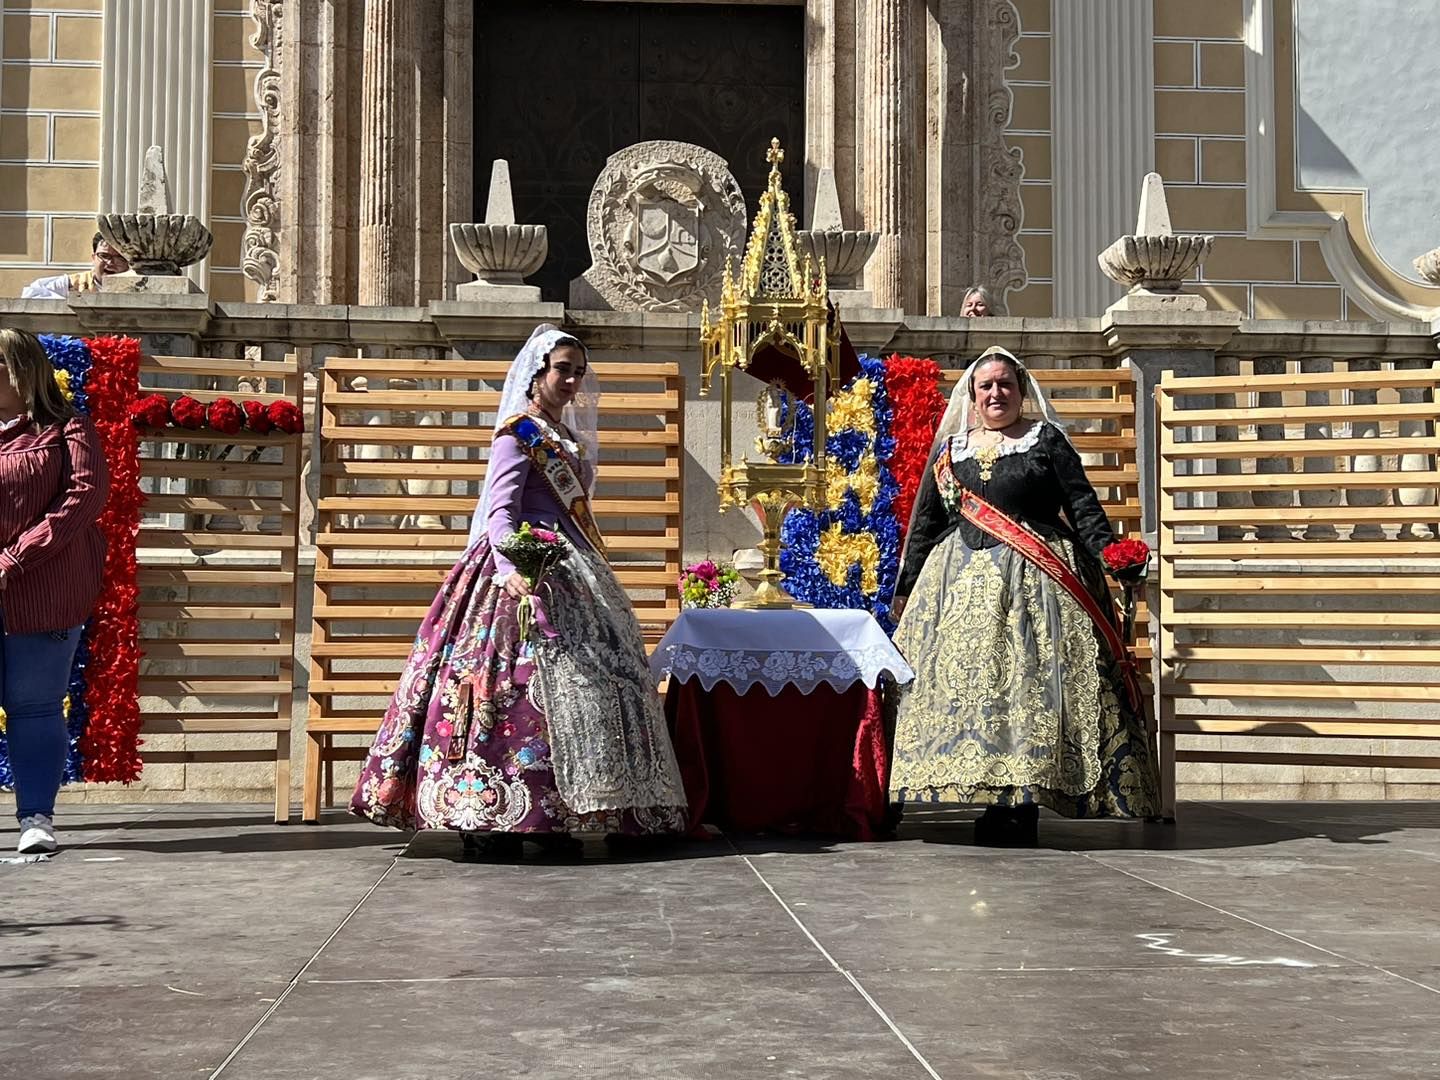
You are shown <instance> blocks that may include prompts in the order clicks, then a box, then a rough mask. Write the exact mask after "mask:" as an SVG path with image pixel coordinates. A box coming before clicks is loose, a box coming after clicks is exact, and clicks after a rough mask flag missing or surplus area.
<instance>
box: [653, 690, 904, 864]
mask: <svg viewBox="0 0 1440 1080" xmlns="http://www.w3.org/2000/svg"><path fill="white" fill-rule="evenodd" d="M665 714H666V718H667V720H668V721H669V726H670V736H671V738H672V740H673V741H674V744H675V755H676V757H677V758H678V759H679V762H680V775H681V777H682V778H683V779H684V781H685V794H686V797H687V799H688V801H689V804H690V826H691V831H692V832H695V831H697V830H699V829H700V826H701V825H702V824H710V825H715V826H718V827H719V828H721V829H730V830H735V831H739V832H784V833H823V834H827V835H831V836H838V837H843V838H845V839H849V840H871V839H874V838H875V837H876V836H877V835H880V834H883V833H884V832H885V831H886V825H885V817H886V809H887V806H888V802H889V783H890V758H889V752H888V749H887V746H886V739H885V716H884V707H883V693H882V691H881V690H878V689H877V690H871V689H870V688H869V687H867V686H866V685H865V684H864V683H863V682H855V683H853V684H852V685H851V686H850V687H848V688H847V689H845V690H836V689H834V688H833V687H832V686H830V685H829V684H823V683H822V684H821V685H819V686H817V687H816V688H815V689H814V690H812V691H811V692H810V693H808V694H805V693H801V692H800V690H798V689H797V688H796V687H794V686H786V687H785V688H784V689H783V690H782V691H781V692H780V693H779V694H778V695H776V696H774V697H772V696H771V695H770V693H769V692H768V691H767V690H765V689H764V687H762V686H758V685H757V686H755V687H754V688H752V689H751V690H750V691H749V692H748V693H744V694H740V693H737V692H736V690H735V688H734V687H732V686H730V685H729V684H728V683H724V682H720V683H716V685H715V687H714V689H713V690H706V689H704V688H703V687H702V686H701V685H700V683H699V681H698V680H695V679H690V680H687V681H686V682H683V683H680V684H678V685H677V684H676V683H675V682H674V681H672V682H671V684H670V688H669V691H668V693H667V694H666V696H665Z"/></svg>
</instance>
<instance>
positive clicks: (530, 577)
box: [495, 521, 570, 641]
mask: <svg viewBox="0 0 1440 1080" xmlns="http://www.w3.org/2000/svg"><path fill="white" fill-rule="evenodd" d="M569 549H570V544H569V542H568V541H567V540H566V539H565V536H564V534H562V533H561V532H560V531H559V530H558V529H541V528H536V527H534V526H532V525H531V524H530V523H529V522H528V521H522V522H521V523H520V528H518V529H516V530H515V531H514V532H512V533H511V534H510V535H509V536H507V537H506V538H505V539H504V540H502V541H501V542H500V543H498V544H496V545H495V550H496V551H498V552H499V553H500V554H501V555H504V556H505V557H506V558H507V559H509V560H510V561H511V562H512V563H514V564H515V570H516V572H517V573H518V574H519V575H520V576H521V577H523V578H524V579H525V583H526V584H527V585H529V586H530V589H531V593H530V595H529V596H524V597H521V599H520V604H519V606H518V607H517V608H516V610H515V617H516V618H517V619H518V620H519V622H520V640H521V641H529V640H530V630H531V628H532V627H533V626H534V625H535V624H536V623H537V622H539V623H540V629H541V631H542V632H544V633H545V634H546V635H547V636H552V637H553V636H554V635H553V634H551V633H550V631H549V630H548V629H547V628H546V624H545V622H544V611H543V609H542V608H539V607H538V606H537V605H538V601H537V600H536V598H535V595H534V591H535V590H536V589H538V588H539V587H540V583H541V582H542V581H544V580H545V574H546V572H547V571H549V569H550V568H551V567H552V566H554V565H555V564H556V563H558V562H559V561H560V560H561V559H563V558H564V557H565V553H566V552H567V551H568V550H569Z"/></svg>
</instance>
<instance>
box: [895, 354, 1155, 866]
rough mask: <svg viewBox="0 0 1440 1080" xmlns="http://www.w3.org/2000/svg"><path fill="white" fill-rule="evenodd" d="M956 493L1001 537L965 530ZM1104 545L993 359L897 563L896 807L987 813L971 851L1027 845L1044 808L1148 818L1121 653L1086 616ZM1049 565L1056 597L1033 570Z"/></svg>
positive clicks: (1080, 497) (1046, 423) (1010, 365)
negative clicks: (980, 503)
mask: <svg viewBox="0 0 1440 1080" xmlns="http://www.w3.org/2000/svg"><path fill="white" fill-rule="evenodd" d="M967 493H973V495H975V496H978V497H979V498H980V499H981V500H984V503H985V504H988V507H982V509H983V510H989V509H991V508H993V509H998V510H999V511H1000V512H1001V513H1002V514H1003V515H1005V516H1006V517H1008V518H1009V519H1010V520H1011V522H1012V523H1013V524H1009V523H1007V524H1006V527H1005V528H1002V529H1000V530H999V531H993V528H992V531H987V529H986V528H982V527H981V524H980V523H972V520H971V517H973V516H974V510H975V508H974V507H973V506H971V505H969V503H970V502H971V495H970V494H967ZM962 502H964V503H966V504H967V507H966V514H962V513H961V505H962ZM966 515H970V516H966ZM978 520H979V521H980V522H986V521H988V519H986V518H983V517H982V518H980V519H978ZM993 524H994V523H993V522H990V525H991V526H992V527H993ZM1016 524H1018V526H1019V527H1020V528H1019V529H1018V530H1017V529H1016V528H1015V527H1014V525H1016ZM1007 529H1008V532H1007V531H1006V530H1007ZM1017 534H1023V535H1017ZM1006 537H1008V539H1007V538H1006ZM1036 537H1038V538H1039V542H1038V543H1036V542H1035V538H1036ZM1027 538H1028V542H1027ZM1113 538H1114V534H1113V532H1112V530H1111V527H1110V522H1109V521H1108V520H1107V519H1106V517H1105V512H1104V510H1103V509H1102V508H1101V506H1100V500H1099V498H1098V496H1097V495H1096V494H1095V489H1094V488H1093V487H1092V486H1091V484H1090V481H1089V480H1088V479H1087V478H1086V476H1085V469H1084V465H1083V464H1082V463H1081V461H1080V455H1079V454H1078V453H1077V452H1076V450H1075V448H1074V446H1072V445H1071V443H1070V440H1069V438H1068V437H1067V436H1066V434H1065V432H1064V430H1063V428H1062V427H1061V426H1060V423H1059V420H1058V417H1056V415H1055V413H1054V410H1053V409H1052V408H1051V407H1050V403H1049V402H1048V401H1047V400H1046V399H1045V397H1044V393H1043V392H1042V391H1041V390H1040V387H1039V384H1038V383H1036V381H1035V380H1034V378H1033V377H1031V376H1030V374H1029V373H1028V372H1027V371H1026V370H1025V368H1024V366H1023V365H1021V364H1020V362H1019V361H1018V360H1016V359H1015V358H1014V357H1013V356H1011V355H1010V354H1009V353H1007V352H1005V351H1004V350H1002V349H992V350H989V352H987V353H986V355H984V356H982V357H981V358H980V360H977V361H976V362H975V363H974V364H972V365H971V367H970V369H969V370H968V371H967V372H966V373H965V377H964V378H963V379H961V381H960V384H959V385H958V386H957V387H956V389H955V393H954V396H952V399H951V404H950V408H949V409H947V411H946V414H945V419H944V420H942V421H941V426H940V431H939V432H938V433H937V436H936V440H935V446H934V448H933V449H932V452H931V455H930V462H929V466H928V467H927V469H926V472H925V476H924V477H923V479H922V482H921V486H920V491H919V493H918V495H917V498H916V502H915V509H914V511H913V514H912V517H911V522H910V528H909V530H908V534H907V538H906V550H905V554H904V555H903V557H902V560H901V568H900V576H899V581H898V582H897V587H896V602H895V607H896V609H897V610H899V611H900V612H901V619H900V625H899V627H898V628H897V629H896V632H895V643H896V645H897V646H899V647H900V650H901V651H902V652H903V653H904V654H905V656H906V658H907V659H908V660H909V661H910V664H911V666H912V667H913V668H914V669H915V680H914V682H912V683H911V684H910V685H909V686H908V687H906V688H905V690H904V691H903V694H902V697H901V701H900V707H899V711H898V716H897V722H896V734H895V754H894V763H893V773H892V782H891V783H892V787H894V788H896V789H898V790H899V791H900V792H901V798H902V800H912V799H923V800H931V801H936V800H938V799H940V798H941V797H942V796H948V797H950V798H956V799H958V800H959V801H961V802H968V803H979V804H981V805H984V806H986V808H987V809H986V813H985V816H984V817H982V818H981V819H980V820H979V821H978V822H977V824H976V837H977V839H978V840H979V841H980V842H982V843H1005V844H1013V843H1019V844H1033V843H1035V842H1036V836H1037V832H1036V822H1037V819H1038V814H1039V808H1040V807H1041V806H1047V807H1049V808H1051V809H1052V810H1055V811H1056V812H1058V813H1060V814H1063V815H1065V816H1066V817H1143V816H1151V815H1153V814H1154V813H1156V812H1157V810H1158V805H1159V799H1158V780H1157V778H1156V773H1155V769H1154V764H1153V761H1152V759H1151V755H1150V749H1149V743H1148V735H1147V732H1146V728H1145V722H1144V719H1143V717H1142V716H1141V715H1140V714H1139V713H1138V712H1137V711H1136V709H1135V707H1134V703H1133V702H1132V700H1131V699H1130V697H1129V696H1128V695H1127V694H1126V693H1125V686H1124V676H1123V671H1122V667H1121V661H1122V660H1123V659H1124V658H1123V657H1120V656H1116V655H1115V650H1114V648H1112V647H1111V646H1110V645H1109V644H1107V637H1106V635H1105V633H1103V632H1101V631H1100V629H1099V628H1098V627H1097V625H1096V623H1095V621H1094V618H1093V617H1092V616H1091V614H1089V613H1087V608H1086V604H1087V603H1089V604H1090V606H1091V608H1092V609H1093V610H1096V611H1100V610H1103V609H1102V608H1101V607H1099V606H1098V605H1097V604H1096V602H1095V600H1096V599H1098V600H1099V601H1103V602H1104V603H1105V604H1108V603H1109V598H1108V596H1106V586H1105V582H1104V572H1103V569H1102V564H1101V561H1100V552H1101V550H1102V549H1103V548H1104V547H1105V545H1106V544H1108V543H1110V542H1111V540H1112V539H1113ZM1047 549H1048V550H1047ZM1027 550H1029V554H1028V555H1027V554H1026V552H1027ZM1057 560H1058V562H1059V563H1060V564H1063V567H1065V568H1068V569H1065V570H1064V571H1063V575H1064V576H1067V577H1068V580H1069V582H1070V588H1068V589H1067V588H1066V587H1064V585H1063V582H1061V581H1058V580H1057V579H1056V578H1055V577H1054V576H1053V575H1050V574H1047V573H1046V572H1045V570H1044V569H1043V567H1042V565H1041V564H1042V563H1044V562H1046V561H1048V562H1050V563H1051V564H1055V563H1056V561H1057ZM1077 579H1078V580H1077ZM1087 593H1088V594H1089V596H1088V597H1084V594H1087ZM1082 597H1083V599H1082ZM1091 598H1095V599H1091Z"/></svg>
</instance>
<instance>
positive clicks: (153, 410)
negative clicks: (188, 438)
mask: <svg viewBox="0 0 1440 1080" xmlns="http://www.w3.org/2000/svg"><path fill="white" fill-rule="evenodd" d="M130 422H131V423H132V424H134V425H135V426H136V427H144V428H158V427H164V426H165V425H166V424H168V423H169V422H170V402H168V401H166V400H165V395H164V394H146V395H145V396H144V397H142V398H140V399H139V400H138V401H134V402H131V404H130Z"/></svg>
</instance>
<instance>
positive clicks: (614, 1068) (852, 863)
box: [0, 803, 1440, 1080]
mask: <svg viewBox="0 0 1440 1080" xmlns="http://www.w3.org/2000/svg"><path fill="white" fill-rule="evenodd" d="M970 818H971V814H970V813H969V812H967V811H961V810H957V809H953V808H940V809H936V810H933V811H929V812H924V813H912V814H911V815H910V816H909V817H907V819H906V822H905V825H904V827H903V829H902V833H901V837H900V839H899V840H898V841H896V842H892V843H879V844H852V845H839V844H836V845H826V844H823V843H819V842H807V841H804V840H783V839H782V840H768V839H763V838H760V839H756V838H734V839H733V840H732V839H726V838H717V839H716V840H714V841H712V842H710V843H708V844H706V843H692V844H687V845H685V846H683V847H681V848H679V849H676V850H673V851H671V852H669V853H667V855H666V856H665V857H664V858H654V857H627V858H614V857H610V856H609V855H608V853H607V851H606V849H605V848H604V846H603V845H601V844H600V843H599V842H598V841H595V842H592V843H591V848H590V850H589V852H588V858H587V861H586V862H585V863H583V864H582V865H578V866H556V865H539V864H527V865H522V866H487V865H478V864H471V863H465V862H462V861H460V859H459V847H460V845H459V840H458V838H457V837H455V836H453V835H424V836H421V837H418V838H417V839H415V840H413V841H409V842H407V838H406V837H405V836H402V835H401V834H399V833H394V832H385V831H382V830H380V829H377V828H374V827H372V826H369V825H366V824H363V823H361V822H359V821H355V820H352V819H348V818H345V817H344V816H342V815H339V814H336V815H333V816H331V817H330V818H328V819H327V821H326V823H325V824H323V825H321V826H317V827H305V826H300V825H291V826H288V827H276V826H274V825H272V824H270V823H269V821H268V818H267V817H266V816H265V815H264V814H263V813H262V812H261V810H260V808H258V807H229V808H225V807H214V806H203V807H202V806H150V807H145V806H134V807H114V808H94V807H89V808H84V809H83V812H81V811H80V809H79V808H77V811H76V812H70V813H66V814H65V815H64V817H63V818H62V824H63V826H64V827H65V830H66V831H65V834H64V835H65V839H67V840H68V841H69V843H70V845H71V846H70V847H69V849H68V850H66V851H65V852H63V853H62V854H61V855H60V856H59V857H58V858H56V859H55V860H53V861H51V862H49V863H45V864H37V865H0V896H3V904H0V1076H3V1077H5V1078H7V1080H8V1078H14V1080H49V1078H52V1077H67V1078H68V1077H120V1078H125V1080H150V1078H152V1077H156V1078H167V1080H168V1078H171V1077H207V1076H220V1077H223V1078H224V1080H262V1078H264V1080H272V1078H281V1077H283V1078H287V1080H289V1078H310V1077H327V1078H328V1077H336V1078H344V1080H370V1078H375V1080H380V1078H384V1080H405V1078H411V1077H416V1078H421V1077H424V1078H437V1080H438V1078H443V1080H450V1078H462V1077H475V1078H480V1077H484V1078H487V1080H489V1078H502V1077H527V1078H546V1080H548V1078H552V1077H553V1078H561V1077H564V1078H570V1077H577V1076H589V1077H616V1078H630V1077H636V1078H640V1077H644V1078H650V1077H664V1078H686V1080H690V1078H710V1077H714V1078H721V1080H746V1078H750V1077H806V1078H811V1080H821V1078H841V1077H844V1078H852V1077H853V1078H867V1080H868V1078H876V1077H886V1078H890V1077H894V1078H912V1077H913V1078H917V1080H923V1078H926V1077H943V1078H944V1080H971V1078H986V1080H993V1078H1007V1080H1010V1078H1013V1080H1113V1078H1124V1077H1164V1078H1166V1080H1212V1078H1213V1080H1241V1078H1250V1077H1254V1078H1257V1080H1258V1078H1262V1077H1263V1078H1266V1080H1302V1078H1303V1080H1332V1078H1333V1080H1340V1078H1354V1080H1383V1078H1391V1077H1424V1078H1434V1077H1440V804H1416V803H1411V804H1403V803H1402V804H1395V803H1390V804H1356V803H1346V804H1335V803H1328V804H1327V803H1308V804H1257V803H1226V804H1190V805H1186V806H1184V807H1182V813H1181V821H1180V824H1179V825H1178V826H1176V827H1175V828H1174V829H1173V830H1170V829H1167V828H1165V827H1162V826H1149V827H1147V826H1139V825H1121V824H1110V823H1068V822H1062V821H1059V820H1058V819H1055V818H1051V817H1046V818H1045V819H1043V820H1042V822H1041V830H1042V831H1041V841H1042V843H1043V844H1045V845H1046V846H1045V847H1042V848H1041V849H1039V850H1035V851H1000V850H989V849H983V848H976V847H973V846H971V843H970V826H969V820H970ZM0 841H3V842H4V844H5V845H6V847H11V846H13V843H14V833H13V821H12V822H11V825H10V831H9V832H7V833H5V834H3V835H0Z"/></svg>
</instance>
